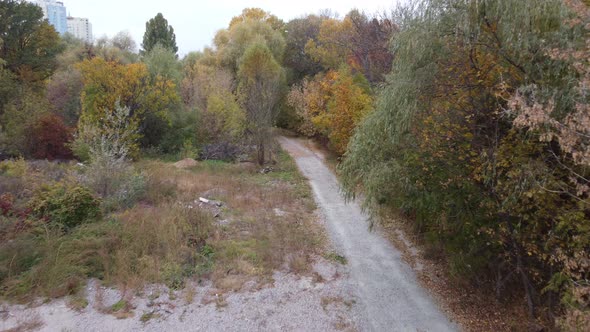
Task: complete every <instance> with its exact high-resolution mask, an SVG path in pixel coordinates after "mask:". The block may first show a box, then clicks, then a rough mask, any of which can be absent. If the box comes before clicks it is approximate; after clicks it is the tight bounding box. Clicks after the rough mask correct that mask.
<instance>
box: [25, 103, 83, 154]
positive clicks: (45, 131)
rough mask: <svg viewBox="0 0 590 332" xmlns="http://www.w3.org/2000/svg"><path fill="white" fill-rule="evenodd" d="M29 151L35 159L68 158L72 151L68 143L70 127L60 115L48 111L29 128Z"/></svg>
mask: <svg viewBox="0 0 590 332" xmlns="http://www.w3.org/2000/svg"><path fill="white" fill-rule="evenodd" d="M28 132H29V143H28V144H29V149H28V150H29V152H30V153H31V156H33V158H37V159H48V160H54V159H70V158H72V151H71V150H70V149H69V148H68V144H69V143H70V141H71V139H72V129H71V128H69V127H68V126H66V125H65V124H64V122H63V120H62V118H61V117H59V116H58V115H55V114H52V113H48V114H46V115H44V116H42V117H41V118H39V120H38V121H37V122H36V123H34V124H33V125H32V127H30V128H29V130H28Z"/></svg>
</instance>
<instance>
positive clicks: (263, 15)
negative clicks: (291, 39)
mask: <svg viewBox="0 0 590 332" xmlns="http://www.w3.org/2000/svg"><path fill="white" fill-rule="evenodd" d="M248 20H251V21H259V22H264V23H266V24H268V25H270V26H271V27H272V28H273V29H274V30H277V31H281V30H282V29H283V28H284V26H285V23H284V22H283V21H282V20H281V19H279V18H278V17H276V16H275V15H272V14H271V13H269V12H266V11H264V10H262V9H260V8H245V9H244V10H242V14H241V15H239V16H235V17H234V18H232V20H231V21H230V22H229V28H230V29H231V28H232V27H233V26H234V25H237V24H240V23H243V22H245V21H248Z"/></svg>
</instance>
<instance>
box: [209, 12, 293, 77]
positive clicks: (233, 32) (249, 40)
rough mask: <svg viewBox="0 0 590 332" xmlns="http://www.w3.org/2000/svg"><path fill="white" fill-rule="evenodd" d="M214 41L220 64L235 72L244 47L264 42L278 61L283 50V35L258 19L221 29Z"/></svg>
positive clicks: (281, 56)
mask: <svg viewBox="0 0 590 332" xmlns="http://www.w3.org/2000/svg"><path fill="white" fill-rule="evenodd" d="M214 42H215V46H216V47H217V52H218V55H217V56H218V58H219V62H220V64H221V65H222V66H224V67H226V68H229V69H230V70H231V71H232V73H237V71H238V67H239V64H240V62H241V58H242V56H243V55H244V53H245V52H246V49H248V48H250V47H251V46H253V45H255V44H260V43H262V44H265V45H266V47H268V49H269V50H270V52H271V53H272V56H273V58H274V59H275V61H277V62H279V63H280V62H281V61H282V58H283V54H284V51H285V39H284V37H283V35H282V34H281V33H280V32H279V31H276V30H274V29H273V28H272V26H270V25H269V24H267V23H265V22H262V21H258V20H250V19H247V20H245V21H243V22H241V23H239V24H235V25H233V26H231V27H230V29H229V30H221V31H220V32H218V33H217V35H216V36H215V40H214Z"/></svg>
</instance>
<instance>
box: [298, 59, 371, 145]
mask: <svg viewBox="0 0 590 332" xmlns="http://www.w3.org/2000/svg"><path fill="white" fill-rule="evenodd" d="M356 76H357V77H358V78H356V81H357V82H355V76H353V74H352V73H351V71H350V69H349V68H348V67H345V66H344V67H342V68H341V69H340V70H339V71H329V72H328V73H327V74H325V75H317V76H316V77H315V79H314V80H308V79H304V80H303V82H302V83H301V85H295V86H294V87H293V88H292V89H291V91H290V93H289V96H288V103H289V104H290V105H291V106H292V107H294V108H295V109H296V111H297V113H298V115H299V116H300V118H301V120H302V121H301V125H300V127H299V129H298V130H299V131H300V132H301V133H302V134H304V135H307V136H309V137H312V136H315V135H323V136H324V137H327V138H328V139H329V140H330V144H331V146H332V148H333V149H334V150H335V151H336V152H337V153H339V154H343V153H344V152H345V151H346V147H347V145H348V141H349V139H350V137H351V136H352V134H353V132H354V129H355V128H356V126H357V124H358V123H360V122H361V120H362V119H363V118H364V117H365V116H366V115H367V114H368V113H369V112H370V111H371V109H372V103H373V101H372V98H371V96H370V94H369V92H368V91H367V90H365V89H366V87H365V86H364V85H363V84H362V82H363V77H362V74H357V75H356Z"/></svg>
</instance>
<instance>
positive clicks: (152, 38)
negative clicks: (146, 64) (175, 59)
mask: <svg viewBox="0 0 590 332" xmlns="http://www.w3.org/2000/svg"><path fill="white" fill-rule="evenodd" d="M157 44H160V45H162V46H163V47H164V48H166V49H168V50H170V51H172V52H174V53H175V54H176V52H178V46H176V35H175V34H174V28H173V27H172V26H170V25H168V21H167V20H166V19H165V18H164V16H163V15H162V13H158V15H156V17H154V18H152V19H150V20H149V21H148V22H146V24H145V34H144V35H143V43H142V44H141V47H143V51H142V52H143V53H148V52H150V51H151V50H152V49H153V48H154V47H155V46H156V45H157Z"/></svg>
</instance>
